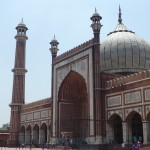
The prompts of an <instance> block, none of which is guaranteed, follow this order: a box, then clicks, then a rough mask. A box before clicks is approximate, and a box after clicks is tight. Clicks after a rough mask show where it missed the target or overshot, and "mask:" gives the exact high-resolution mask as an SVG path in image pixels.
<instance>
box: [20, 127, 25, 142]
mask: <svg viewBox="0 0 150 150" xmlns="http://www.w3.org/2000/svg"><path fill="white" fill-rule="evenodd" d="M19 143H20V144H25V126H24V125H23V126H21V128H20V133H19Z"/></svg>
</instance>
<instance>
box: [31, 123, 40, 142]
mask: <svg viewBox="0 0 150 150" xmlns="http://www.w3.org/2000/svg"><path fill="white" fill-rule="evenodd" d="M32 142H33V144H38V143H39V125H38V124H35V125H34V126H33V141H32Z"/></svg>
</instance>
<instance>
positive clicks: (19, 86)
mask: <svg viewBox="0 0 150 150" xmlns="http://www.w3.org/2000/svg"><path fill="white" fill-rule="evenodd" d="M16 30H17V35H16V36H15V39H16V56H15V64H14V69H12V72H13V73H14V77H13V92H12V102H11V104H10V107H11V117H10V135H9V139H8V143H7V144H8V147H16V146H18V144H19V131H20V111H21V106H22V105H23V104H24V102H25V73H26V72H27V70H26V69H25V53H26V40H27V39H28V37H27V36H26V31H27V30H28V28H27V27H26V25H25V24H24V23H23V19H22V21H21V23H19V24H18V26H17V27H16Z"/></svg>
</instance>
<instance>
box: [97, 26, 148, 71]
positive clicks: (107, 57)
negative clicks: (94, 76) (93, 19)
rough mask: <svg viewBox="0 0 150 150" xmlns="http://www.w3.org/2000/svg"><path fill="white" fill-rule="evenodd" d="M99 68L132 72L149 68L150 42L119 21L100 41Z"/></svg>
mask: <svg viewBox="0 0 150 150" xmlns="http://www.w3.org/2000/svg"><path fill="white" fill-rule="evenodd" d="M100 65H101V70H102V71H103V72H106V73H120V74H122V73H127V74H128V73H134V72H140V71H144V70H147V69H150V44H149V43H147V42H146V41H145V40H144V39H142V38H140V37H139V36H137V35H136V34H135V33H134V32H132V31H130V30H128V29H127V27H126V26H124V25H123V24H122V23H119V24H118V25H117V27H116V28H115V30H114V31H113V32H110V33H109V34H108V36H107V37H106V38H105V39H104V40H103V41H102V42H101V46H100Z"/></svg>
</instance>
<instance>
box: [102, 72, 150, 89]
mask: <svg viewBox="0 0 150 150" xmlns="http://www.w3.org/2000/svg"><path fill="white" fill-rule="evenodd" d="M145 79H150V70H147V71H143V72H138V73H134V74H131V75H127V76H122V77H117V78H115V79H113V80H109V81H106V84H105V88H106V89H111V88H115V87H119V86H122V85H125V84H130V83H133V82H138V81H140V80H145Z"/></svg>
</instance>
